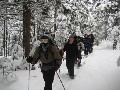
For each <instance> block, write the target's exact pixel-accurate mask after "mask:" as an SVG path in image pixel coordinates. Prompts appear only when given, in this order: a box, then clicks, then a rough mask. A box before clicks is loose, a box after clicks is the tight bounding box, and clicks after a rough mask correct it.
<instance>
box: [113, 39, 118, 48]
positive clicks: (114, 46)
mask: <svg viewBox="0 0 120 90" xmlns="http://www.w3.org/2000/svg"><path fill="white" fill-rule="evenodd" d="M116 46H117V40H116V39H114V42H113V50H116Z"/></svg>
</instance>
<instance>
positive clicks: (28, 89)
mask: <svg viewBox="0 0 120 90" xmlns="http://www.w3.org/2000/svg"><path fill="white" fill-rule="evenodd" d="M29 84H30V63H29V78H28V90H29V86H30V85H29Z"/></svg>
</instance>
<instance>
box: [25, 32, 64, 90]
mask: <svg viewBox="0 0 120 90" xmlns="http://www.w3.org/2000/svg"><path fill="white" fill-rule="evenodd" d="M40 42H41V43H40V46H38V47H37V48H36V50H35V52H34V55H33V56H29V57H28V58H27V62H28V63H31V64H36V63H37V62H38V61H40V62H41V64H42V65H41V72H42V73H43V79H44V81H45V87H44V90H52V83H53V81H54V75H55V72H56V71H57V70H58V68H59V67H60V65H61V63H62V57H61V55H60V53H59V51H58V47H57V46H56V45H54V43H53V40H52V38H51V37H50V36H49V35H47V34H43V35H41V36H40Z"/></svg>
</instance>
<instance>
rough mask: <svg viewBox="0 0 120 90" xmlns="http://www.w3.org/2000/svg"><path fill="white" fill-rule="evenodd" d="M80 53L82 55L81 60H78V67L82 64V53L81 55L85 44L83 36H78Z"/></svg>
mask: <svg viewBox="0 0 120 90" xmlns="http://www.w3.org/2000/svg"><path fill="white" fill-rule="evenodd" d="M77 45H78V53H79V57H80V59H79V61H78V63H77V65H78V67H80V66H82V65H81V59H82V55H81V53H82V51H84V49H85V48H84V44H83V43H82V37H79V38H78V44H77Z"/></svg>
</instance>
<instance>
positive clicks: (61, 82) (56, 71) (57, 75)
mask: <svg viewBox="0 0 120 90" xmlns="http://www.w3.org/2000/svg"><path fill="white" fill-rule="evenodd" d="M56 74H57V76H58V78H59V80H60V82H61V84H62V86H63V88H64V90H65V86H64V85H63V82H62V80H61V79H60V76H59V74H58V73H57V71H56Z"/></svg>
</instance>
